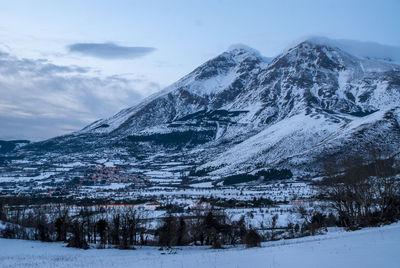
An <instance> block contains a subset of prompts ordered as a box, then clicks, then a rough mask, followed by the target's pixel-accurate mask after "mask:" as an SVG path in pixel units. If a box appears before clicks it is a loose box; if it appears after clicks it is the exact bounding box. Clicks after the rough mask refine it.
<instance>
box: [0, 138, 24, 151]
mask: <svg viewBox="0 0 400 268" xmlns="http://www.w3.org/2000/svg"><path fill="white" fill-rule="evenodd" d="M28 143H30V141H28V140H12V141H4V140H0V154H5V153H9V152H11V151H13V150H14V149H15V148H16V147H17V144H28Z"/></svg>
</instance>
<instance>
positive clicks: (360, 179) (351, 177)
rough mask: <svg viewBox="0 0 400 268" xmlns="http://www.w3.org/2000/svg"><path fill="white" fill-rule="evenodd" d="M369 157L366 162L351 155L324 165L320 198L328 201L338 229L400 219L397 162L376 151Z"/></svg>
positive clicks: (399, 187) (374, 224)
mask: <svg viewBox="0 0 400 268" xmlns="http://www.w3.org/2000/svg"><path fill="white" fill-rule="evenodd" d="M369 154H370V156H369V159H368V160H364V159H362V158H361V157H359V156H358V155H353V156H350V157H348V158H344V159H332V160H330V161H327V163H326V165H325V169H326V172H327V174H328V176H327V177H326V178H325V179H324V180H323V181H321V182H320V183H319V187H320V198H321V199H325V200H327V201H329V202H330V204H331V205H332V208H333V209H334V211H335V212H336V213H337V216H338V225H339V226H343V227H346V228H348V229H358V228H361V227H365V226H376V225H380V224H385V223H391V222H395V221H397V220H400V181H399V179H398V178H396V174H399V170H398V168H399V166H398V163H396V159H395V158H394V157H385V155H382V152H378V151H376V150H370V153H369ZM378 156H379V157H378Z"/></svg>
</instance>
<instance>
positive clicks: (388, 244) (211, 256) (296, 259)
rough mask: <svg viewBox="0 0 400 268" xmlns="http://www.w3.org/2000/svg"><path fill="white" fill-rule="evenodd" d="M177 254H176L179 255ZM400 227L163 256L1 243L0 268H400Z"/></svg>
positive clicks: (59, 245) (183, 250)
mask: <svg viewBox="0 0 400 268" xmlns="http://www.w3.org/2000/svg"><path fill="white" fill-rule="evenodd" d="M175 252H176V253H175ZM399 252H400V223H396V224H392V225H389V226H384V227H381V228H368V229H363V230H360V231H355V232H343V231H333V230H331V231H330V232H329V233H328V234H326V235H322V236H314V237H305V238H301V239H293V240H281V241H275V242H266V243H263V245H262V247H261V248H252V249H245V248H242V247H240V248H231V249H225V250H211V249H208V248H205V247H184V248H180V249H176V250H174V252H173V253H175V254H169V252H167V251H159V250H157V248H153V247H144V248H138V249H137V250H125V251H124V250H116V249H103V250H98V249H90V250H81V249H73V248H66V247H65V244H63V243H43V242H36V241H22V240H7V239H0V267H68V268H70V267H85V268H89V267H141V268H142V267H154V268H156V267H163V268H170V267H171V268H180V267H190V268H196V267H218V268H220V267H221V268H222V267H229V268H232V267H297V268H302V267H306V268H312V267H324V268H328V267H340V268H345V267H352V268H353V267H363V268H368V267H385V268H391V267H396V268H397V267H399V265H400V254H399Z"/></svg>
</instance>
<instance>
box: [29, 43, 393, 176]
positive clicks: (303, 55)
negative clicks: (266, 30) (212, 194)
mask: <svg viewBox="0 0 400 268" xmlns="http://www.w3.org/2000/svg"><path fill="white" fill-rule="evenodd" d="M345 45H347V49H346V46H344V45H343V42H339V41H333V40H329V39H325V38H324V39H321V38H311V39H307V40H303V41H301V42H299V43H297V44H296V45H294V46H292V47H291V48H289V49H287V50H285V51H284V52H283V53H282V54H280V55H278V56H277V57H275V58H273V59H271V58H265V57H263V56H261V55H260V53H258V52H257V51H255V50H253V49H250V48H248V47H245V46H235V47H232V48H231V49H230V50H228V51H227V52H224V53H222V54H221V55H219V56H217V57H215V58H213V59H211V60H210V61H208V62H206V63H204V64H203V65H201V66H200V67H198V68H197V69H195V70H194V71H193V72H191V73H189V74H188V75H186V76H185V77H183V78H182V79H180V80H179V81H177V82H176V83H174V84H172V85H171V86H169V87H167V88H165V89H164V90H162V91H161V92H159V93H157V94H155V95H153V96H150V97H148V98H147V99H145V100H144V101H142V102H141V103H140V104H138V105H136V106H133V107H130V108H128V109H124V110H122V111H121V112H119V113H118V114H116V115H114V116H112V117H110V118H108V119H104V120H99V121H96V122H94V123H93V124H91V125H89V126H87V127H85V128H84V129H82V130H81V131H78V132H76V133H73V134H71V135H66V136H62V137H58V138H54V139H51V140H48V141H44V142H40V143H34V144H32V145H29V146H27V147H25V148H24V149H23V150H25V152H38V151H40V153H41V154H44V157H47V156H48V155H51V156H52V157H54V155H57V154H58V155H63V158H65V157H66V156H67V155H71V156H73V157H75V158H76V157H78V158H79V159H81V160H82V159H85V158H90V157H93V154H94V152H96V157H106V158H112V159H118V158H123V159H124V161H127V162H130V163H133V164H134V165H137V166H138V167H144V166H145V167H146V168H151V167H153V168H157V166H154V163H157V164H159V165H161V164H163V163H167V162H171V161H172V162H174V161H175V162H179V163H180V167H179V169H178V167H177V170H182V166H184V167H186V170H189V169H194V168H195V169H196V170H197V171H199V172H200V171H201V172H202V173H201V174H205V175H214V176H224V175H227V174H232V173H238V172H255V171H256V170H258V169H262V168H277V167H278V168H279V167H285V168H290V169H291V170H293V172H294V173H295V175H298V176H302V175H304V174H310V175H311V176H314V175H317V174H318V173H319V172H321V170H322V162H323V159H325V158H326V157H327V156H330V155H338V154H348V153H351V151H355V150H356V151H357V152H362V151H363V150H365V149H366V148H367V146H370V145H371V144H373V145H374V146H385V148H390V149H389V151H390V152H391V153H392V154H399V151H400V146H399V145H400V126H399V124H400V66H399V65H397V64H395V63H393V62H390V61H387V58H385V57H383V58H384V59H386V60H382V59H381V58H380V59H376V58H375V57H368V58H365V57H361V56H360V55H352V54H350V53H349V52H348V51H355V50H354V47H351V49H348V48H349V43H345ZM378 54H379V53H378ZM395 60H396V59H395ZM89 152H90V153H89ZM46 155H47V156H46ZM75 158H74V159H75ZM74 161H75V160H74ZM82 161H83V160H82ZM144 163H145V165H144Z"/></svg>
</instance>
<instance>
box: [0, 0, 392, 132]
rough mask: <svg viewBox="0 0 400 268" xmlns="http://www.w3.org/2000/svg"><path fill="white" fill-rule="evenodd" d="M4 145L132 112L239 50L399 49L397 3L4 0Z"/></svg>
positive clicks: (0, 122)
mask: <svg viewBox="0 0 400 268" xmlns="http://www.w3.org/2000/svg"><path fill="white" fill-rule="evenodd" d="M0 7H1V8H0V96H1V97H0V139H22V138H24V139H30V140H41V139H45V138H49V137H53V136H56V135H60V134H65V133H69V132H72V131H74V130H78V129H80V128H82V127H84V126H85V125H87V124H89V123H91V122H92V121H94V120H97V119H99V118H104V117H108V116H111V115H112V114H113V113H115V112H118V111H119V110H120V109H122V108H125V107H128V106H131V105H134V104H135V103H137V102H139V101H140V100H141V99H142V98H144V97H146V96H148V95H150V94H152V93H155V92H157V91H159V90H160V89H162V88H163V87H165V86H167V85H168V84H170V83H172V82H174V81H176V80H177V79H179V78H180V77H182V76H183V75H185V74H187V73H189V72H190V71H191V70H193V69H194V68H195V67H196V66H198V65H200V64H201V63H203V62H204V61H206V60H207V59H209V58H212V57H214V56H216V55H218V54H219V53H221V52H223V51H224V50H226V49H227V48H228V47H229V46H230V45H232V44H235V43H244V44H247V45H249V46H251V47H254V48H256V49H258V50H259V51H260V52H261V53H262V54H263V55H265V56H274V55H277V54H279V52H280V51H282V49H283V48H286V47H287V46H289V45H290V44H291V43H292V42H294V41H295V40H296V39H298V38H301V37H304V36H309V35H322V36H327V37H330V38H343V39H354V40H363V41H372V42H378V43H381V44H388V45H392V46H400V34H399V29H400V19H399V14H400V1H398V0H380V1H378V0H376V1H367V0H364V1H355V0H353V1H349V0H332V1H331V0H325V1H320V0H303V1H301V0H293V1H288V0H279V1H278V0H274V1H272V0H271V1H267V0H260V1H256V0H252V1H246V0H243V1H240V0H225V1H223V0H213V1H209V0H198V1H191V0H180V1H174V0H169V1H162V0H159V1H154V0H146V1H133V0H129V1H122V0H113V1H111V0H110V1H101V0H92V1H91V0H85V1H81V0H79V1H74V0H68V1H67V0H65V1H62V0H59V1H52V0H48V1H42V0H35V1H28V0H26V1H19V0H9V1H3V0H0Z"/></svg>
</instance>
